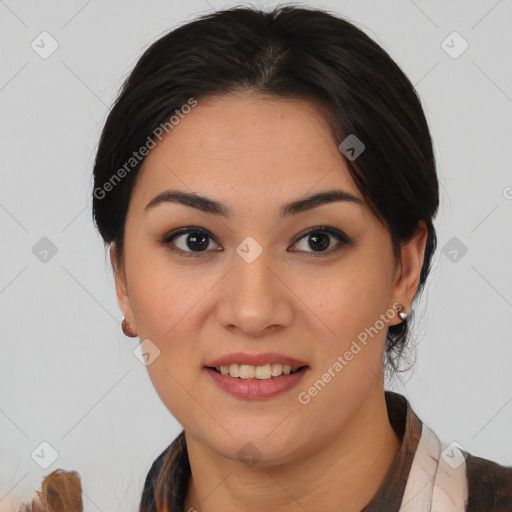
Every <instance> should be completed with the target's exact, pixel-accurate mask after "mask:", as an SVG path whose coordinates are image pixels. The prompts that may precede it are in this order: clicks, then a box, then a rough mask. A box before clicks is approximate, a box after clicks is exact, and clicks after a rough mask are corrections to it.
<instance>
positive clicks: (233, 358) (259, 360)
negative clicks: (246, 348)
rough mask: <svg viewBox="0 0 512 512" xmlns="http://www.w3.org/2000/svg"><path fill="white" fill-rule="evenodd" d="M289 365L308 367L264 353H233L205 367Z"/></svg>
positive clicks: (300, 362)
mask: <svg viewBox="0 0 512 512" xmlns="http://www.w3.org/2000/svg"><path fill="white" fill-rule="evenodd" d="M268 363H270V364H272V363H276V364H289V365H290V366H291V367H292V368H298V367H300V366H308V363H306V362H304V361H300V360H299V359H295V358H294V357H289V356H285V355H284V354H277V353H275V352H265V353H263V354H246V353H244V352H234V353H232V354H226V355H225V356H222V357H219V358H218V359H214V360H213V361H210V362H209V363H207V364H206V365H205V366H206V367H215V366H229V365H230V364H249V365H251V366H263V365H265V364H268Z"/></svg>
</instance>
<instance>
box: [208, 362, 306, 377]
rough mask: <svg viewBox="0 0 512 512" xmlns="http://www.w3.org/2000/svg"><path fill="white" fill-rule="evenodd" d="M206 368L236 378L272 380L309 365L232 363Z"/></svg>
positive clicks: (296, 371) (291, 373)
mask: <svg viewBox="0 0 512 512" xmlns="http://www.w3.org/2000/svg"><path fill="white" fill-rule="evenodd" d="M206 368H207V369H209V370H212V371H215V372H217V373H219V374H221V375H225V376H227V377H232V378H234V379H244V380H270V379H277V378H280V377H281V378H283V377H286V376H287V375H293V374H295V373H298V372H301V371H303V370H304V369H306V368H309V367H308V366H307V365H306V366H299V367H296V368H293V367H292V366H291V365H287V364H284V365H283V364H277V363H276V364H266V365H263V366H252V365H248V364H230V365H229V366H206Z"/></svg>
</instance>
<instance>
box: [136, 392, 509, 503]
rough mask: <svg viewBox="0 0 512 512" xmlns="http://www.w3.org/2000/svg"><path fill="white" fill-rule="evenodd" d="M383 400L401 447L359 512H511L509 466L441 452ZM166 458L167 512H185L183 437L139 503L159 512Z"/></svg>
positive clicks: (399, 405)
mask: <svg viewBox="0 0 512 512" xmlns="http://www.w3.org/2000/svg"><path fill="white" fill-rule="evenodd" d="M385 398H386V406H387V410H388V417H389V422H390V424H391V426H392V427H393V429H394V430H395V432H396V434H397V436H398V437H399V438H400V439H401V446H400V449H399V451H398V453H397V454H396V456H395V458H394V460H393V462H392V465H391V467H390V468H389V470H388V473H387V475H386V477H385V478H384V481H383V483H382V485H381V486H380V488H379V489H378V491H377V492H376V494H375V495H374V497H373V498H372V500H371V501H370V503H368V505H366V506H365V507H364V508H363V509H362V511H361V512H512V466H502V465H499V464H497V463H495V462H492V461H490V460H487V459H483V458H481V457H476V456H474V455H471V454H470V453H468V452H466V451H465V450H464V449H463V448H461V447H460V446H457V445H456V444H450V445H448V446H445V447H443V446H442V445H441V442H440V441H439V439H438V437H437V436H436V435H435V434H434V432H432V430H430V428H429V427H428V426H427V425H425V424H424V423H422V421H421V420H420V419H419V418H418V416H416V414H415V413H414V411H413V410H412V408H411V406H410V404H409V402H408V401H407V399H406V398H405V397H404V396H402V395H400V394H398V393H395V392H392V391H386V392H385ZM166 455H169V459H168V461H167V462H168V465H169V466H168V469H169V470H170V471H171V473H172V475H171V479H170V481H171V482H172V491H174V492H172V493H171V492H169V494H168V495H169V496H171V495H172V500H171V507H172V508H171V511H170V512H183V506H184V499H185V495H186V492H187V486H188V480H189V477H190V464H189V461H188V454H187V447H186V441H185V435H184V432H183V431H182V432H181V433H180V434H179V436H178V437H177V438H176V439H175V440H174V441H173V442H172V443H171V444H170V445H169V446H168V447H167V448H166V449H165V450H164V451H163V452H162V453H161V454H160V455H159V456H158V457H157V459H156V460H155V461H154V462H153V464H152V466H151V469H150V470H149V472H148V474H147V477H146V481H145V485H144V490H143V493H142V499H141V503H143V504H144V505H146V506H147V509H148V510H151V511H152V512H157V511H156V506H155V500H154V491H153V489H154V486H155V485H156V479H157V477H158V474H159V472H160V469H161V468H162V464H163V462H164V460H165V459H166ZM166 469H167V468H166ZM169 491H171V489H169ZM151 507H153V508H151Z"/></svg>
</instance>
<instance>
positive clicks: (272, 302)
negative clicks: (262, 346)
mask: <svg viewBox="0 0 512 512" xmlns="http://www.w3.org/2000/svg"><path fill="white" fill-rule="evenodd" d="M271 260H272V258H271V255H270V251H268V250H264V251H263V252H262V253H261V254H260V255H259V256H258V257H257V258H256V259H255V260H254V261H251V262H249V261H250V260H249V261H247V260H245V259H244V258H243V257H241V256H239V255H238V254H237V255H236V256H235V258H234V267H233V268H232V270H231V271H230V272H229V273H228V274H227V276H226V277H225V279H224V286H223V290H222V296H221V298H220V301H219V304H218V307H217V320H218V322H219V324H220V325H221V326H222V327H223V328H225V329H229V330H231V331H236V330H239V331H240V332H242V333H243V334H245V335H246V336H247V337H251V338H259V337H262V336H264V335H266V334H268V333H269V332H272V331H276V330H279V329H282V328H285V327H287V326H289V325H290V324H291V322H292V319H293V302H292V299H293V293H292V292H291V291H290V288H289V287H288V286H289V285H288V286H287V283H286V278H285V276H284V275H282V274H283V273H282V271H281V272H280V271H279V268H278V266H277V265H276V264H275V263H273V262H272V261H271Z"/></svg>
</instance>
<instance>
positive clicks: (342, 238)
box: [160, 226, 353, 258]
mask: <svg viewBox="0 0 512 512" xmlns="http://www.w3.org/2000/svg"><path fill="white" fill-rule="evenodd" d="M190 233H198V234H202V235H206V236H207V237H209V238H210V239H211V240H213V241H215V239H214V238H213V236H211V235H210V233H209V232H208V231H206V230H205V229H203V228H196V227H194V226H190V227H187V228H180V229H178V230H176V231H173V232H171V233H168V234H167V235H165V237H164V238H163V239H162V240H160V242H161V243H162V244H163V245H165V246H166V247H168V248H169V249H170V250H171V251H173V252H175V253H178V254H179V255H180V256H184V257H186V258H189V257H193V258H194V257H200V256H203V255H204V254H205V253H208V252H211V250H205V251H183V250H182V249H178V248H176V247H175V246H174V247H171V245H172V244H173V240H174V239H176V238H177V237H178V236H181V235H186V234H190ZM312 233H327V234H328V235H331V236H332V237H334V238H336V239H337V240H338V242H339V243H338V245H336V246H335V247H334V248H331V249H328V250H326V251H317V252H315V251H297V252H302V253H306V254H308V256H306V257H312V258H318V257H323V256H328V255H330V254H332V253H334V252H337V251H339V250H340V249H341V248H342V247H343V246H349V245H352V244H353V241H352V240H351V239H350V238H349V237H348V236H347V235H346V234H345V233H343V232H342V231H339V230H338V229H334V228H330V227H328V226H315V227H312V228H309V229H307V230H306V231H305V232H304V233H302V234H301V236H300V237H299V238H298V239H297V240H296V241H295V242H294V243H293V244H292V245H296V244H297V243H299V242H300V241H301V240H302V239H303V238H306V237H307V236H308V235H311V234H312ZM215 243H217V242H215ZM208 245H209V244H208ZM329 245H330V244H329ZM214 251H216V250H215V249H214Z"/></svg>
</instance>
